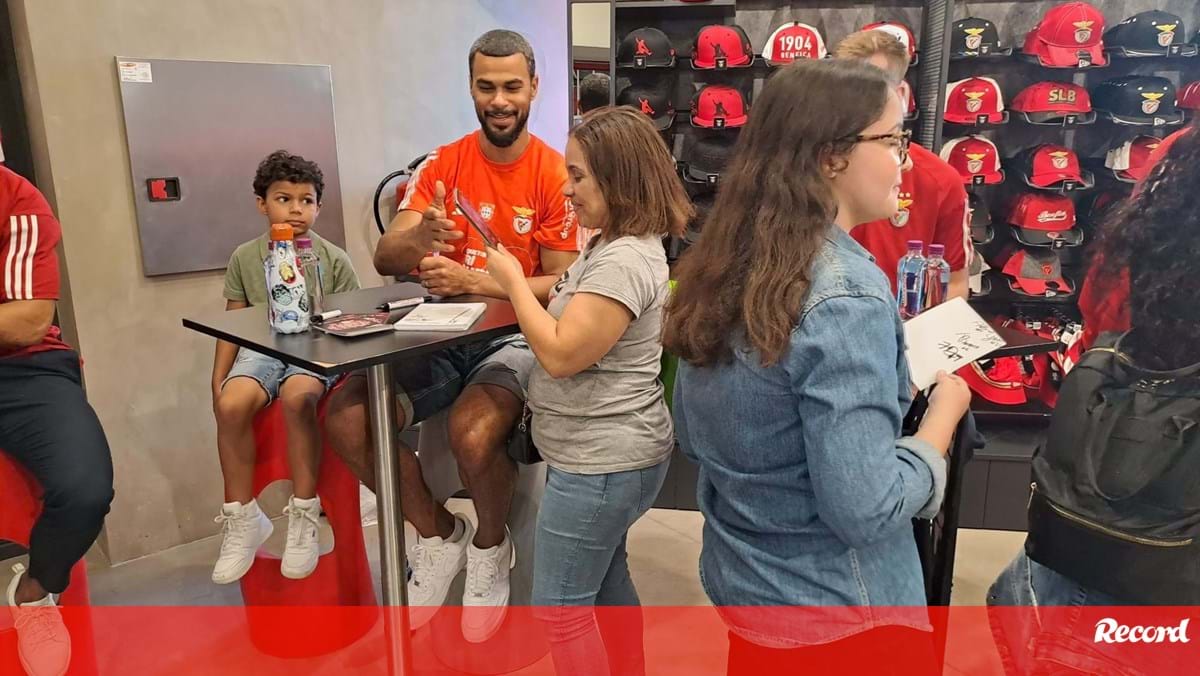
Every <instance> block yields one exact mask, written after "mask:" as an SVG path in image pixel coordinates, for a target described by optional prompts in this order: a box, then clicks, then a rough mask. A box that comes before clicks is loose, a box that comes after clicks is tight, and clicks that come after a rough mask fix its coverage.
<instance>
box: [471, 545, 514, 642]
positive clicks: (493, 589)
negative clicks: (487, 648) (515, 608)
mask: <svg viewBox="0 0 1200 676" xmlns="http://www.w3.org/2000/svg"><path fill="white" fill-rule="evenodd" d="M516 565H517V552H516V550H515V549H513V544H512V538H511V537H509V533H508V529H507V528H506V529H505V531H504V542H501V543H500V544H498V545H496V546H495V547H491V548H489V549H479V548H477V547H476V546H475V545H474V544H472V545H471V546H470V547H468V548H467V586H466V588H465V589H464V590H463V602H462V604H463V614H462V633H463V638H465V639H466V640H468V641H470V642H471V643H483V642H484V641H486V640H488V639H489V638H491V637H493V636H495V635H496V632H497V631H499V630H500V625H502V624H504V617H505V616H506V615H507V614H508V593H509V587H508V576H509V571H510V570H512V568H513V566H516Z"/></svg>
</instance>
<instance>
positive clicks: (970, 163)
mask: <svg viewBox="0 0 1200 676" xmlns="http://www.w3.org/2000/svg"><path fill="white" fill-rule="evenodd" d="M984 157H986V155H984V154H983V153H967V171H969V172H971V173H972V174H978V173H980V172H981V171H983V158H984Z"/></svg>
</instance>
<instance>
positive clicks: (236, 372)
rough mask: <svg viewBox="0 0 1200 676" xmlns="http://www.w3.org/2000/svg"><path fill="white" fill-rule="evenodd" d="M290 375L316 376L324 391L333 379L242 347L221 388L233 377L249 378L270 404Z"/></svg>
mask: <svg viewBox="0 0 1200 676" xmlns="http://www.w3.org/2000/svg"><path fill="white" fill-rule="evenodd" d="M292 376H308V377H310V378H316V379H317V380H318V381H320V382H321V384H323V385H324V386H325V391H326V392H328V391H329V387H330V386H331V385H332V384H333V381H334V379H333V378H326V377H325V376H321V375H317V374H315V373H313V372H312V371H307V370H305V369H302V368H300V367H299V366H292V365H290V364H285V363H283V362H281V361H279V360H278V359H275V358H274V357H268V356H267V355H265V354H260V353H258V352H254V351H253V350H247V349H246V348H242V349H240V350H238V356H237V360H236V361H234V362H233V368H231V369H229V375H228V376H226V377H225V380H224V382H222V383H221V389H225V383H228V382H229V381H230V380H232V379H234V378H250V379H251V380H254V381H255V382H257V383H258V384H259V385H260V386H261V387H262V388H263V391H264V392H266V393H267V403H268V404H270V403H271V402H273V401H275V399H276V398H277V397H278V396H279V387H280V386H281V385H283V381H285V380H287V379H288V378H291V377H292Z"/></svg>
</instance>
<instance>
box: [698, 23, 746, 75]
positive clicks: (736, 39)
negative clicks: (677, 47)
mask: <svg viewBox="0 0 1200 676" xmlns="http://www.w3.org/2000/svg"><path fill="white" fill-rule="evenodd" d="M752 63H754V47H753V46H751V44H750V38H749V37H747V36H746V31H744V30H742V27H741V26H724V25H720V24H717V25H713V26H705V27H704V28H701V29H700V32H699V33H696V40H695V42H694V43H693V44H692V68H695V69H697V70H713V69H716V70H724V69H726V68H749V67H750V65H751V64H752Z"/></svg>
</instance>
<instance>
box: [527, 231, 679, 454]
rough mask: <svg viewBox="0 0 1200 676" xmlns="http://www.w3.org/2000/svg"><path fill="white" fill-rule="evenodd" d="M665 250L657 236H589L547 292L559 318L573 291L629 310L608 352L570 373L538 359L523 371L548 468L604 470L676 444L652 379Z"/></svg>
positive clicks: (535, 429)
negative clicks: (555, 374) (554, 372)
mask: <svg viewBox="0 0 1200 676" xmlns="http://www.w3.org/2000/svg"><path fill="white" fill-rule="evenodd" d="M667 280H668V271H667V256H666V253H665V252H664V250H663V244H662V240H661V239H660V238H658V237H620V238H618V239H616V240H615V241H612V242H604V241H603V240H601V239H600V238H599V237H597V238H595V239H593V240H592V241H591V243H590V244H588V246H587V248H586V249H585V250H584V251H583V253H581V254H580V255H579V258H577V259H576V260H575V262H574V263H573V264H571V267H570V268H568V269H567V271H566V272H565V273H564V274H563V276H562V279H560V280H558V283H557V284H555V286H554V289H553V290H552V291H551V299H550V305H549V307H548V309H549V311H550V314H551V315H553V316H554V318H555V319H558V318H560V317H561V316H562V313H563V310H564V309H565V308H566V307H567V304H568V303H570V302H571V298H572V297H574V295H575V294H577V293H594V294H597V295H600V296H604V297H606V298H611V299H613V300H615V301H617V302H619V303H621V304H622V305H624V306H625V307H626V308H628V309H629V311H630V313H632V314H633V321H632V322H630V324H629V327H628V328H626V329H625V333H624V335H622V336H621V338H620V339H619V340H617V344H616V345H614V346H613V348H612V349H611V350H609V351H608V354H606V355H604V356H603V357H602V358H601V359H600V361H598V362H596V363H595V364H593V365H591V366H589V367H587V368H586V369H584V370H583V371H581V372H579V373H577V374H575V375H573V376H571V377H569V378H561V379H558V380H556V379H554V378H551V377H550V375H549V374H548V373H546V370H545V369H543V368H542V367H541V365H540V364H539V365H536V366H534V368H533V373H532V374H531V375H530V378H529V408H530V410H531V411H532V412H533V440H534V442H535V443H536V444H537V447H538V450H539V451H540V452H541V454H542V457H544V458H545V459H546V462H548V463H549V464H550V465H551V466H552V467H554V468H556V469H559V470H562V471H564V472H571V473H574V474H607V473H610V472H624V471H628V470H635V469H642V468H645V467H651V466H653V465H656V464H658V463H660V462H662V461H663V460H666V459H667V457H668V456H669V455H670V454H671V451H672V449H673V448H674V446H675V437H674V430H673V428H672V426H671V414H670V413H669V412H668V411H667V405H666V402H665V401H663V388H662V383H661V382H659V379H658V376H659V370H660V368H661V366H660V360H661V358H662V314H663V305H664V304H665V303H666V300H667V294H668V286H667V284H668V282H667Z"/></svg>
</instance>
